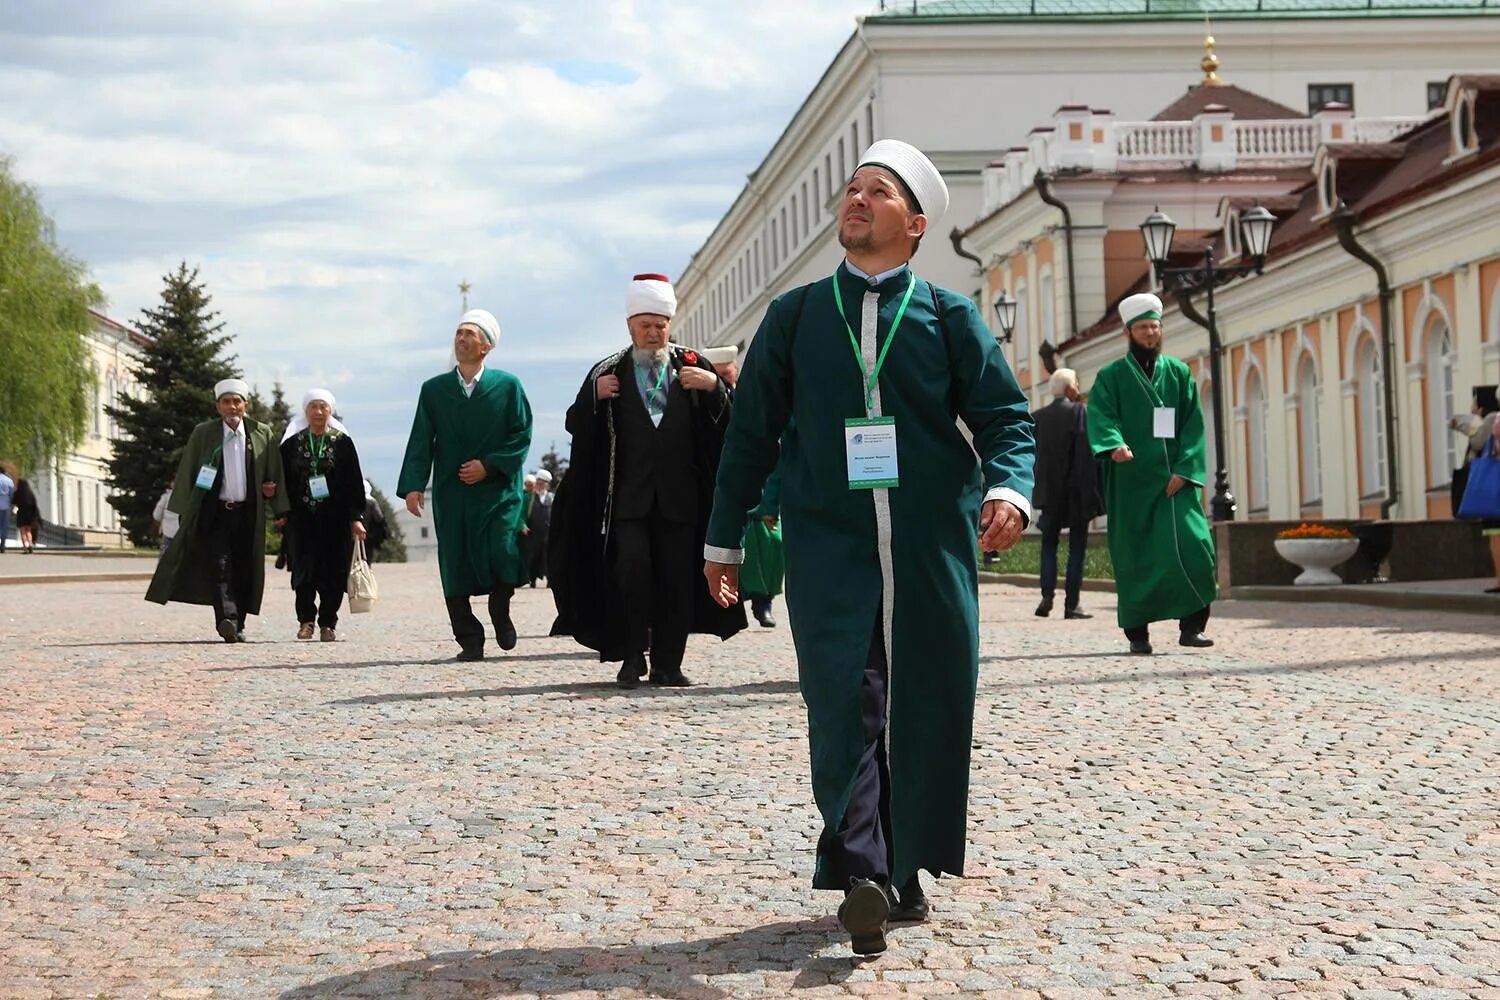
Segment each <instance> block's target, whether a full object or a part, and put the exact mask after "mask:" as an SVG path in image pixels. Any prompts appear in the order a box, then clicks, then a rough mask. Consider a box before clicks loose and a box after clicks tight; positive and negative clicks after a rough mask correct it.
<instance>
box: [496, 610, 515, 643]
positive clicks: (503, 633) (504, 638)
mask: <svg viewBox="0 0 1500 1000" xmlns="http://www.w3.org/2000/svg"><path fill="white" fill-rule="evenodd" d="M495 641H496V642H498V643H499V644H500V648H501V649H504V650H507V651H509V650H512V649H515V648H516V627H515V626H514V625H512V624H511V622H510V619H509V618H507V619H505V622H504V624H503V625H502V627H501V628H500V629H498V630H497V631H496V632H495Z"/></svg>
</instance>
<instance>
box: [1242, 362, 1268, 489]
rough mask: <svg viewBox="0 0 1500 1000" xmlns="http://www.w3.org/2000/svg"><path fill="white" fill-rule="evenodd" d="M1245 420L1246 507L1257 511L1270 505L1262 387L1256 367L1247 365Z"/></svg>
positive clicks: (1264, 402) (1264, 407) (1264, 401)
mask: <svg viewBox="0 0 1500 1000" xmlns="http://www.w3.org/2000/svg"><path fill="white" fill-rule="evenodd" d="M1245 420H1246V423H1247V425H1248V430H1249V432H1250V441H1249V446H1250V454H1249V456H1248V457H1249V460H1250V462H1249V464H1250V509H1251V510H1252V511H1260V510H1265V509H1267V508H1268V507H1270V505H1271V500H1270V496H1271V483H1270V463H1269V462H1268V461H1267V458H1266V390H1265V386H1264V385H1263V384H1262V383H1261V378H1260V369H1258V368H1251V369H1250V371H1249V372H1247V373H1246V375H1245Z"/></svg>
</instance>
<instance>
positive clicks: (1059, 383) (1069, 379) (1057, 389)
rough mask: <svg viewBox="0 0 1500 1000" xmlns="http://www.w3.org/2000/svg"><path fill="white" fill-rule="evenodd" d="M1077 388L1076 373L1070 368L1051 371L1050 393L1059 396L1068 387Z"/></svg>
mask: <svg viewBox="0 0 1500 1000" xmlns="http://www.w3.org/2000/svg"><path fill="white" fill-rule="evenodd" d="M1076 388H1078V373H1077V372H1075V371H1074V370H1073V369H1071V368H1059V369H1058V370H1057V371H1055V372H1053V373H1052V395H1054V396H1061V395H1063V394H1064V393H1065V392H1067V391H1068V390H1069V389H1076Z"/></svg>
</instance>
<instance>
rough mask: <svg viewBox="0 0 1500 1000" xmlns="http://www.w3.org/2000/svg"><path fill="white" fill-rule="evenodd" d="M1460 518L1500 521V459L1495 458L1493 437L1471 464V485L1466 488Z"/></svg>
mask: <svg viewBox="0 0 1500 1000" xmlns="http://www.w3.org/2000/svg"><path fill="white" fill-rule="evenodd" d="M1458 516H1459V517H1461V518H1463V519H1465V520H1470V519H1473V520H1478V519H1480V518H1484V519H1486V520H1495V519H1500V458H1497V457H1496V456H1495V439H1494V438H1493V437H1491V438H1490V439H1489V441H1487V442H1485V445H1484V452H1483V454H1481V455H1480V456H1479V457H1477V458H1475V459H1474V460H1473V461H1472V462H1470V463H1469V483H1468V485H1467V486H1465V487H1464V499H1463V503H1461V504H1459V505H1458Z"/></svg>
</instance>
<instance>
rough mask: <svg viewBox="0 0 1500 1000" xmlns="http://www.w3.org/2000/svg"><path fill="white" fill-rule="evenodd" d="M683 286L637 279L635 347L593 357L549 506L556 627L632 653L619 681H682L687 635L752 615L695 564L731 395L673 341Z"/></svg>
mask: <svg viewBox="0 0 1500 1000" xmlns="http://www.w3.org/2000/svg"><path fill="white" fill-rule="evenodd" d="M676 311H677V297H676V294H675V293H674V292H673V291H672V285H671V283H670V282H669V281H668V280H667V278H666V277H665V276H663V275H659V274H640V275H636V277H635V278H634V279H633V280H632V281H631V283H630V286H629V288H628V290H627V291H626V311H625V315H626V325H627V327H628V328H629V331H630V340H631V344H630V347H629V348H627V349H625V350H622V351H617V352H615V353H614V354H612V355H610V356H609V357H607V358H605V359H604V360H602V361H600V362H599V363H598V364H597V365H595V366H594V367H593V368H592V369H591V370H590V371H589V374H588V377H587V378H585V379H584V381H583V385H582V386H581V387H580V389H579V391H578V398H577V399H576V400H575V401H574V403H573V405H572V406H570V407H569V408H568V416H567V428H568V433H570V434H572V435H573V447H572V457H571V460H570V462H569V463H568V474H567V476H565V477H564V478H563V483H562V486H561V487H560V488H559V489H558V492H557V499H556V501H555V503H554V506H553V511H552V526H553V528H554V529H555V530H553V531H551V533H550V535H551V537H550V539H549V543H548V546H549V548H550V550H551V551H550V552H549V553H548V556H547V572H548V584H549V585H550V586H551V588H552V595H553V599H554V600H555V602H556V604H557V621H556V623H555V624H554V625H553V627H552V634H553V635H571V636H573V638H574V639H576V640H577V641H578V642H579V643H580V644H582V645H584V646H587V647H589V648H591V649H596V650H598V651H599V659H600V660H601V661H605V662H608V661H611V660H622V661H623V663H622V665H621V667H620V671H619V673H618V675H617V676H616V678H615V680H616V682H617V683H618V684H619V685H620V686H621V687H625V688H631V687H635V686H636V685H637V684H638V683H640V679H641V678H642V677H645V676H646V675H647V670H648V664H647V655H648V654H649V655H650V663H649V671H650V680H651V683H653V684H663V685H667V686H670V687H684V686H686V685H688V684H689V683H690V682H689V681H688V679H687V677H685V676H684V675H683V672H682V657H683V652H684V649H685V647H686V645H687V637H688V635H689V634H690V633H694V632H697V633H707V634H711V635H717V636H719V637H720V638H721V639H727V638H729V637H730V636H732V635H734V634H735V633H736V632H738V631H740V630H741V629H743V628H744V627H745V612H744V610H743V609H742V608H740V606H739V605H738V604H736V605H735V606H734V607H733V608H730V609H725V608H721V607H719V606H718V605H717V604H715V603H714V602H713V601H712V600H711V599H710V598H709V596H708V594H707V593H705V592H704V588H703V585H702V577H700V576H699V575H698V572H699V567H700V566H701V563H702V555H701V553H702V551H703V537H704V533H705V532H706V531H707V529H708V514H709V510H710V508H711V506H712V499H713V487H714V475H715V474H716V473H717V471H718V467H719V451H720V449H721V447H722V446H723V443H724V429H725V427H726V426H727V425H728V423H729V414H730V405H731V404H730V396H729V393H728V391H727V390H726V388H725V385H724V380H723V379H721V378H720V377H719V376H718V375H717V374H716V373H715V372H714V370H713V368H712V367H711V366H710V365H709V363H708V361H707V360H706V359H704V358H702V357H700V356H699V355H698V354H697V353H696V352H694V351H689V350H686V349H684V348H682V347H679V346H677V345H675V344H672V343H671V342H670V340H669V331H670V328H671V322H672V316H673V314H674V313H675V312H676Z"/></svg>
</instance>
